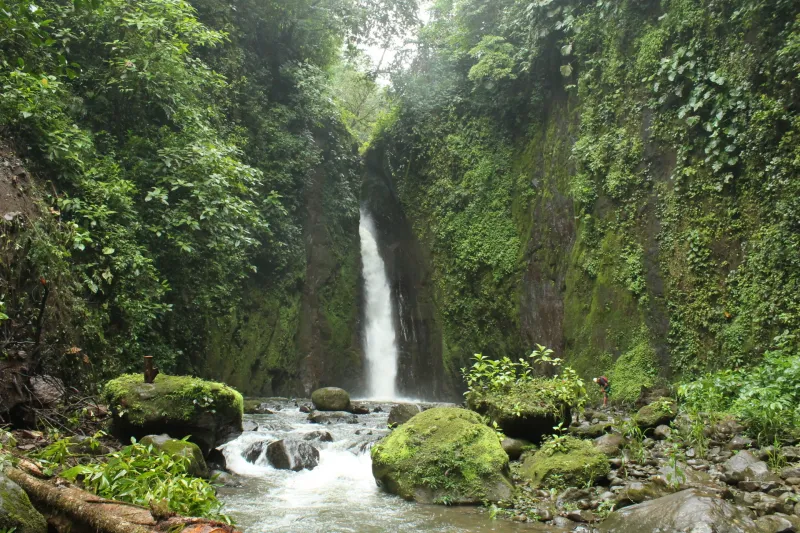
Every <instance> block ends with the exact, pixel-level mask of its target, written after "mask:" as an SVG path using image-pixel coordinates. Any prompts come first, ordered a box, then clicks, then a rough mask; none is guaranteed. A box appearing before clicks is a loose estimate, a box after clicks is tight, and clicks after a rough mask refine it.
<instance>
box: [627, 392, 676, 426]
mask: <svg viewBox="0 0 800 533" xmlns="http://www.w3.org/2000/svg"><path fill="white" fill-rule="evenodd" d="M677 414H678V405H677V404H676V403H675V400H673V399H672V398H659V399H658V400H656V401H655V402H653V403H651V404H649V405H645V406H644V407H642V408H641V409H639V412H638V413H636V416H635V417H634V420H635V421H636V425H637V426H639V427H640V428H642V429H649V428H654V427H657V426H660V425H661V424H668V423H669V422H670V421H671V420H672V419H673V418H675V416H676V415H677Z"/></svg>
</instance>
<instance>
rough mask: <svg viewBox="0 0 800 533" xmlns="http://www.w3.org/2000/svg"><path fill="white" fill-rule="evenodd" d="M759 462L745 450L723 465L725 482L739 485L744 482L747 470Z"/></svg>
mask: <svg viewBox="0 0 800 533" xmlns="http://www.w3.org/2000/svg"><path fill="white" fill-rule="evenodd" d="M757 462H759V460H758V459H757V458H756V457H755V456H754V455H753V454H752V453H750V452H748V451H746V450H743V451H741V452H739V453H737V454H736V455H734V456H733V457H731V458H730V459H728V460H727V461H725V463H724V464H723V465H722V468H723V471H724V473H725V481H727V482H728V483H738V482H739V481H744V479H745V470H747V468H748V467H749V466H750V465H752V464H755V463H757Z"/></svg>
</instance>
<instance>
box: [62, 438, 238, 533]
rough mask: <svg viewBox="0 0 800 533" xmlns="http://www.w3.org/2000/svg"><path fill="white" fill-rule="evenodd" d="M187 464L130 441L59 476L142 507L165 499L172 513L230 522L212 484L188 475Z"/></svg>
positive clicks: (114, 498)
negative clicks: (100, 460) (103, 459)
mask: <svg viewBox="0 0 800 533" xmlns="http://www.w3.org/2000/svg"><path fill="white" fill-rule="evenodd" d="M189 463H190V459H189V458H188V457H182V456H176V457H172V456H170V455H168V454H166V453H163V452H161V451H159V450H156V449H154V448H153V447H152V446H143V445H142V444H138V443H136V442H133V444H131V445H130V446H126V447H125V448H123V449H122V450H120V451H119V452H116V453H112V454H110V455H108V460H107V461H106V462H103V463H92V464H88V465H78V466H75V467H73V468H70V469H69V470H66V471H65V472H63V473H62V477H64V478H65V479H67V480H70V481H76V480H77V481H80V483H81V484H82V485H83V486H84V488H86V489H87V490H89V491H91V492H93V493H95V494H97V495H98V496H101V497H103V498H108V499H113V500H118V501H122V502H128V503H133V504H137V505H144V506H147V505H149V503H150V502H151V501H155V502H157V503H158V502H161V501H163V500H167V502H168V506H169V510H170V511H173V512H175V513H178V514H181V515H184V516H196V517H203V518H212V519H215V520H221V521H224V522H227V523H231V522H232V520H231V518H230V517H229V516H227V515H225V514H223V513H222V505H223V504H222V503H221V502H220V501H219V500H218V499H217V496H216V493H215V490H214V487H213V486H212V485H211V484H210V483H209V482H208V481H206V480H204V479H200V478H195V477H192V476H190V475H189V474H188V467H189Z"/></svg>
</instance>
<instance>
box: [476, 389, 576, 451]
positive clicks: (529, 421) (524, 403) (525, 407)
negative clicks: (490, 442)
mask: <svg viewBox="0 0 800 533" xmlns="http://www.w3.org/2000/svg"><path fill="white" fill-rule="evenodd" d="M557 386H558V384H557V383H556V382H555V381H552V380H549V379H534V380H532V381H530V382H527V383H518V384H515V385H513V386H511V387H510V388H509V389H507V390H504V391H502V392H493V391H490V390H487V391H472V392H470V393H469V394H468V395H467V407H469V408H470V409H472V410H473V411H475V412H477V413H480V414H482V415H486V416H488V417H489V418H490V419H491V421H492V422H495V423H497V425H498V426H499V427H500V429H501V430H503V433H504V434H505V435H507V436H509V437H513V438H515V439H525V440H528V441H531V442H534V443H536V442H540V441H541V440H542V438H543V437H545V436H547V435H551V434H552V433H553V427H555V426H557V425H558V424H559V423H562V424H564V426H565V427H566V426H568V425H569V422H570V420H571V418H572V417H571V415H570V408H569V405H567V404H566V403H564V402H563V401H561V400H560V399H559V396H558V390H557Z"/></svg>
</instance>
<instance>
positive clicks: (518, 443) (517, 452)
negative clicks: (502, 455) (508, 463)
mask: <svg viewBox="0 0 800 533" xmlns="http://www.w3.org/2000/svg"><path fill="white" fill-rule="evenodd" d="M530 444H531V443H530V442H528V441H527V440H523V439H512V438H511V437H506V438H504V439H503V442H501V443H500V445H501V446H502V447H503V450H504V451H505V452H506V453H507V454H508V458H509V459H511V460H512V461H516V460H517V459H519V458H520V457H521V456H522V452H523V451H524V449H525V447H526V446H530Z"/></svg>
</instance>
